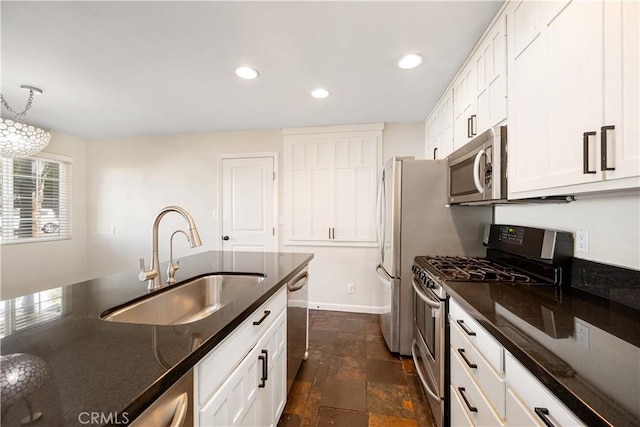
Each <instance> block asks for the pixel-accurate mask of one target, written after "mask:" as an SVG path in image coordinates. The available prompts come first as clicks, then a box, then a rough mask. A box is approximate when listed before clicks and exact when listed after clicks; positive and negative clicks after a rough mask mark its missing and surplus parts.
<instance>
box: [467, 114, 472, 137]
mask: <svg viewBox="0 0 640 427" xmlns="http://www.w3.org/2000/svg"><path fill="white" fill-rule="evenodd" d="M467 138H471V117H468V118H467Z"/></svg>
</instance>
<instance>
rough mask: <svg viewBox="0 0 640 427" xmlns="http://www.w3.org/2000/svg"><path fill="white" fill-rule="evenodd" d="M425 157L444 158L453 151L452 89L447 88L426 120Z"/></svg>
mask: <svg viewBox="0 0 640 427" xmlns="http://www.w3.org/2000/svg"><path fill="white" fill-rule="evenodd" d="M426 135H427V155H426V158H427V159H444V158H445V157H447V156H448V155H449V154H451V152H452V151H453V91H452V90H448V91H447V92H446V93H445V95H444V96H443V97H442V99H441V100H440V102H439V103H438V105H437V106H436V108H435V109H434V110H433V112H432V113H431V115H430V116H429V117H428V118H427V120H426Z"/></svg>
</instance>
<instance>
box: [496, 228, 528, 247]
mask: <svg viewBox="0 0 640 427" xmlns="http://www.w3.org/2000/svg"><path fill="white" fill-rule="evenodd" d="M498 240H499V241H500V242H503V243H509V244H511V245H517V246H522V243H523V242H524V228H523V227H512V226H502V227H500V235H499V236H498Z"/></svg>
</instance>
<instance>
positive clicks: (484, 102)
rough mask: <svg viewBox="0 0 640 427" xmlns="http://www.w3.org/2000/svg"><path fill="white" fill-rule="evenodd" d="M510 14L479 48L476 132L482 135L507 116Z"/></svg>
mask: <svg viewBox="0 0 640 427" xmlns="http://www.w3.org/2000/svg"><path fill="white" fill-rule="evenodd" d="M506 25H507V18H506V15H504V16H502V17H501V18H500V19H499V20H498V21H497V22H496V23H495V24H494V26H493V27H492V29H491V32H489V33H488V34H487V36H486V37H485V39H484V41H483V42H482V44H481V45H480V46H479V48H478V56H477V58H476V66H475V69H476V81H477V85H478V91H477V95H476V97H477V101H476V103H477V113H476V114H477V117H476V118H475V123H474V127H475V129H474V130H475V133H477V134H481V133H482V132H484V131H485V130H487V129H489V128H490V127H493V126H495V125H497V124H498V123H500V122H502V121H503V120H505V119H506V118H507V72H506V71H507V43H506V30H507V27H506Z"/></svg>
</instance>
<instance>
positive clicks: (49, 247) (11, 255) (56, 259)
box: [0, 133, 89, 299]
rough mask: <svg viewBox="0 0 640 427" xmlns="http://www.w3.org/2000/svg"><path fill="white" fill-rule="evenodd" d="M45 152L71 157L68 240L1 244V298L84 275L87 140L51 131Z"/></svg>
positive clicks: (78, 279)
mask: <svg viewBox="0 0 640 427" xmlns="http://www.w3.org/2000/svg"><path fill="white" fill-rule="evenodd" d="M43 152H45V153H54V154H60V155H63V156H67V157H71V158H72V159H73V165H72V183H71V185H72V187H71V188H72V206H71V220H72V229H71V233H72V234H71V235H72V237H71V239H70V240H56V241H48V242H35V243H19V244H11V245H3V246H0V257H1V265H2V268H1V274H0V277H1V279H0V292H1V294H2V295H1V298H2V299H7V298H12V297H16V296H20V295H24V294H28V293H32V292H36V291H39V290H44V289H49V288H53V287H56V286H60V285H66V284H70V283H74V282H78V281H81V280H84V279H86V278H87V276H88V274H89V271H88V268H87V187H86V176H87V168H86V166H87V163H86V142H85V141H84V140H82V139H78V138H74V137H71V136H68V135H63V134H59V133H53V134H52V138H51V142H50V143H49V145H48V146H47V147H46V148H45V150H43Z"/></svg>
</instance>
